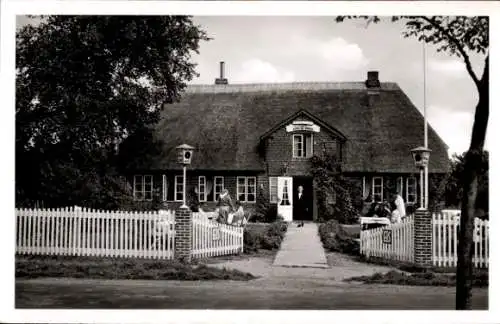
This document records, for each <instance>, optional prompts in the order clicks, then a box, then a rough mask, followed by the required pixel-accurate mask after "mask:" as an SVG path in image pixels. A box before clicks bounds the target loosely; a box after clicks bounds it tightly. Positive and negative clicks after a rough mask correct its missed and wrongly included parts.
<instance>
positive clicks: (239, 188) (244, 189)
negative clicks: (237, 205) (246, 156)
mask: <svg viewBox="0 0 500 324" xmlns="http://www.w3.org/2000/svg"><path fill="white" fill-rule="evenodd" d="M255 179H256V178H255V177H238V178H237V182H236V193H237V197H238V200H239V201H243V202H255V192H256V191H255V190H256V180H255Z"/></svg>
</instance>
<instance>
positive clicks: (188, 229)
mask: <svg viewBox="0 0 500 324" xmlns="http://www.w3.org/2000/svg"><path fill="white" fill-rule="evenodd" d="M192 227H193V218H192V214H191V210H190V209H189V207H185V208H182V207H180V208H179V209H177V210H176V211H175V252H174V253H175V254H174V255H175V258H176V259H178V260H185V261H190V260H191V249H192V241H193V238H192Z"/></svg>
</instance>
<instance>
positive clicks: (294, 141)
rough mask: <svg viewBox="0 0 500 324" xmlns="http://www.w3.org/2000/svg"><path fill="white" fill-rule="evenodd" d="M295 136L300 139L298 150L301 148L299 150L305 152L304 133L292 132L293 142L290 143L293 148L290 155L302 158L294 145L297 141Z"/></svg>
mask: <svg viewBox="0 0 500 324" xmlns="http://www.w3.org/2000/svg"><path fill="white" fill-rule="evenodd" d="M297 138H300V139H301V140H300V144H301V146H300V150H301V152H302V153H305V152H304V134H293V135H292V142H293V143H292V145H293V148H292V157H294V158H304V156H301V155H298V153H299V152H298V151H299V150H298V149H296V145H295V144H296V143H297V141H296V139H297Z"/></svg>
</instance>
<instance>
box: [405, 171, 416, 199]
mask: <svg viewBox="0 0 500 324" xmlns="http://www.w3.org/2000/svg"><path fill="white" fill-rule="evenodd" d="M406 202H407V203H409V204H413V203H416V202H417V179H416V178H415V177H410V178H406Z"/></svg>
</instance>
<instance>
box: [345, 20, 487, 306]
mask: <svg viewBox="0 0 500 324" xmlns="http://www.w3.org/2000/svg"><path fill="white" fill-rule="evenodd" d="M350 18H363V19H366V20H367V21H368V23H377V22H379V21H380V18H379V17H376V16H375V17H373V16H372V17H369V16H358V17H355V16H341V17H337V18H336V20H337V21H338V22H342V21H344V20H345V19H350ZM392 21H403V22H404V24H405V25H404V26H405V29H404V31H403V36H404V37H416V38H417V39H418V40H419V41H422V42H426V43H430V44H433V45H435V46H437V51H438V52H441V51H442V52H446V53H448V54H449V55H451V56H456V57H459V58H460V59H462V60H463V62H464V64H465V67H466V69H467V73H468V74H469V76H470V77H471V79H472V81H473V82H474V85H475V86H476V89H477V92H478V94H479V100H478V103H477V105H476V109H475V114H474V124H473V126H472V137H471V141H470V145H469V149H468V151H467V152H466V153H465V158H464V172H463V193H464V194H463V197H462V207H461V209H462V216H461V219H460V235H459V244H458V252H459V253H458V264H457V286H456V308H457V309H470V307H471V303H470V302H471V288H472V253H473V248H472V247H473V246H472V245H473V230H474V217H475V213H476V211H475V208H476V199H477V195H478V179H479V172H480V169H481V161H482V157H483V150H484V142H485V139H486V129H487V125H488V118H489V37H488V33H489V18H488V17H462V16H460V17H442V16H433V17H426V16H398V17H392ZM472 53H476V54H481V55H484V70H483V73H482V75H481V76H480V75H478V74H476V72H474V69H473V68H472V64H471V60H470V55H471V54H472Z"/></svg>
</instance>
